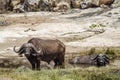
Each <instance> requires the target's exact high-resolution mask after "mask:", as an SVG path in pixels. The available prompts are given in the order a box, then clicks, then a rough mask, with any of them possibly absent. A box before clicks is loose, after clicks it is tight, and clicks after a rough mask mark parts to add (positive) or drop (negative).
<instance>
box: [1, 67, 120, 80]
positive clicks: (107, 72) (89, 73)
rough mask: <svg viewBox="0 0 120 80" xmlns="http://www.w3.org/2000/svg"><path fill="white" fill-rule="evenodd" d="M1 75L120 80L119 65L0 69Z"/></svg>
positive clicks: (20, 79) (31, 79)
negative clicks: (49, 68)
mask: <svg viewBox="0 0 120 80" xmlns="http://www.w3.org/2000/svg"><path fill="white" fill-rule="evenodd" d="M0 75H1V76H4V77H7V78H11V79H12V80H120V77H119V75H120V68H119V67H109V66H106V67H101V68H97V67H89V68H80V67H79V68H74V69H73V68H72V69H51V70H44V69H42V70H41V71H32V70H30V69H24V70H20V69H6V68H1V69H0Z"/></svg>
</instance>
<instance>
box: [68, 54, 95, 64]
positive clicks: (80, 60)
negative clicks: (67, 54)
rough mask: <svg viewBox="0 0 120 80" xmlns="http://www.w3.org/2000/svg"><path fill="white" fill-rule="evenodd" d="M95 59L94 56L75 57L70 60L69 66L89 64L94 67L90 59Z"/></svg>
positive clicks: (93, 62)
mask: <svg viewBox="0 0 120 80" xmlns="http://www.w3.org/2000/svg"><path fill="white" fill-rule="evenodd" d="M95 57H96V54H92V55H81V56H76V57H74V58H73V59H70V60H69V63H70V64H89V65H94V64H95V61H94V60H92V58H95Z"/></svg>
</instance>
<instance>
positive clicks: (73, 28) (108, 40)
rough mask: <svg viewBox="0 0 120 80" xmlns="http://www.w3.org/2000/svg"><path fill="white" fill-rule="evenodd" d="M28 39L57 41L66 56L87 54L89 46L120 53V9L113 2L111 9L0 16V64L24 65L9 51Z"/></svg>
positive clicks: (24, 61)
mask: <svg viewBox="0 0 120 80" xmlns="http://www.w3.org/2000/svg"><path fill="white" fill-rule="evenodd" d="M118 2H119V1H118ZM94 26H95V27H94ZM32 37H40V38H43V39H46V38H51V39H56V38H57V39H60V40H61V41H62V42H64V43H65V45H66V48H67V49H66V57H68V56H70V53H71V55H72V56H73V55H77V54H82V52H84V51H85V52H86V53H87V50H89V49H90V48H92V47H96V48H106V47H114V48H116V49H117V50H118V52H119V53H120V51H119V48H120V7H119V5H118V4H117V1H116V3H115V4H114V5H113V8H112V9H103V8H89V9H85V10H79V9H74V10H69V11H68V12H66V13H57V12H29V13H21V14H15V13H14V14H12V13H10V14H0V58H1V61H0V65H1V66H8V65H9V64H12V63H11V61H13V63H15V65H19V64H20V65H21V64H23V63H26V62H27V61H26V60H24V58H19V57H18V55H17V54H16V53H14V52H13V46H15V45H16V46H21V45H22V44H23V43H25V42H27V41H28V40H29V39H30V38H32ZM73 53H74V54H73ZM8 58H10V59H8ZM7 59H8V60H7ZM21 60H23V62H22V63H21V62H20V61H21ZM3 61H6V62H7V63H9V64H3V63H4V62H3Z"/></svg>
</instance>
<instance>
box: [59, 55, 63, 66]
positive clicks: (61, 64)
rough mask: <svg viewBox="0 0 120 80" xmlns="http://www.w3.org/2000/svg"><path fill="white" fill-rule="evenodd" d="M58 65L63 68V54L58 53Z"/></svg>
mask: <svg viewBox="0 0 120 80" xmlns="http://www.w3.org/2000/svg"><path fill="white" fill-rule="evenodd" d="M58 65H59V66H60V67H62V68H64V55H60V56H59V58H58Z"/></svg>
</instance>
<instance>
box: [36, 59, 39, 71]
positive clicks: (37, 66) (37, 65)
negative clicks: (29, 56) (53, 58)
mask: <svg viewBox="0 0 120 80" xmlns="http://www.w3.org/2000/svg"><path fill="white" fill-rule="evenodd" d="M36 69H37V70H40V61H39V60H37V61H36Z"/></svg>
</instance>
